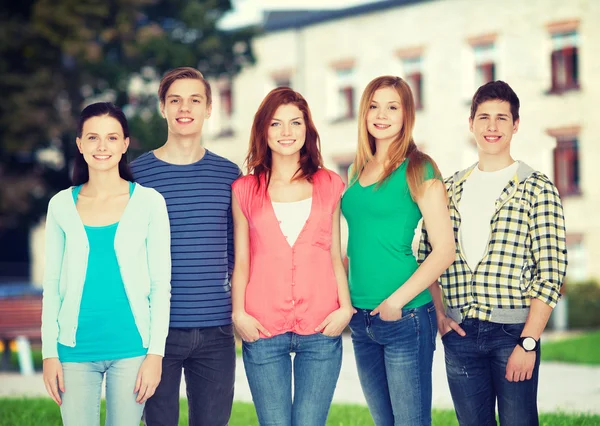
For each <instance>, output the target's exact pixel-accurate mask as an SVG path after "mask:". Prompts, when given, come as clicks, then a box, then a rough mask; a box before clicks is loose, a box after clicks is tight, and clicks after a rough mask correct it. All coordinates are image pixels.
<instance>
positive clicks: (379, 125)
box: [373, 123, 392, 130]
mask: <svg viewBox="0 0 600 426" xmlns="http://www.w3.org/2000/svg"><path fill="white" fill-rule="evenodd" d="M391 126H392V125H391V124H383V123H373V127H375V128H376V129H378V130H386V129H389V128H390V127H391Z"/></svg>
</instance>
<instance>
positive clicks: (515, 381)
mask: <svg viewBox="0 0 600 426" xmlns="http://www.w3.org/2000/svg"><path fill="white" fill-rule="evenodd" d="M469 125H470V126H469V127H470V130H471V132H472V133H473V135H474V137H475V140H476V142H477V150H478V155H479V161H478V163H476V164H474V165H473V166H471V167H469V168H468V169H466V170H463V171H461V172H457V173H455V174H454V175H453V176H452V177H450V178H448V179H447V180H446V187H447V190H448V198H449V209H450V216H451V218H452V221H453V223H454V234H455V240H456V246H457V253H456V260H455V261H454V263H453V264H452V265H451V266H450V268H448V270H446V272H444V274H442V276H441V277H440V279H439V285H438V283H434V284H433V285H432V286H431V287H430V290H431V293H432V295H433V298H434V302H435V304H436V308H437V314H438V328H439V331H440V334H441V335H442V342H443V344H444V350H445V357H446V374H447V376H448V383H449V385H450V392H451V393H452V399H453V401H454V407H455V409H456V415H457V417H458V421H459V423H460V424H461V425H462V426H464V425H473V426H486V425H495V424H496V417H495V407H496V400H497V402H498V414H499V417H500V424H502V425H511V426H514V425H524V426H525V425H527V426H532V425H537V424H538V412H537V386H538V370H539V362H540V359H539V358H540V349H539V340H540V336H541V334H542V332H543V331H544V328H545V327H546V323H547V322H548V319H549V317H550V313H551V312H552V309H553V308H554V306H555V305H556V303H557V302H558V300H559V298H560V288H561V286H562V283H563V280H564V277H565V272H566V267H567V251H566V244H565V225H564V218H563V210H562V205H561V200H560V197H559V195H558V191H557V189H556V187H555V186H554V185H553V184H552V182H551V181H550V179H548V177H546V176H545V175H544V174H543V173H541V172H539V171H536V170H534V169H532V168H531V167H529V166H528V165H526V164H525V163H523V162H520V161H515V160H513V158H512V157H511V154H510V143H511V139H512V136H513V135H514V134H515V133H517V130H518V129H519V98H518V97H517V95H516V94H515V92H514V91H513V90H512V89H511V88H510V86H509V85H508V84H506V83H504V82H502V81H495V82H490V83H487V84H485V85H483V86H481V87H480V88H479V89H478V90H477V92H476V93H475V96H474V97H473V102H472V104H471V116H470V118H469ZM430 251H431V245H430V243H429V240H428V236H427V231H426V230H423V234H422V237H421V244H420V247H419V260H420V261H422V260H423V259H424V258H425V257H426V256H427V254H428V253H429V252H430ZM440 286H441V289H442V291H443V293H444V301H445V304H446V306H444V303H443V302H442V298H441V295H440ZM459 324H460V325H459Z"/></svg>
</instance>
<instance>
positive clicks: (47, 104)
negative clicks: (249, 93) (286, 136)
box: [0, 0, 254, 229]
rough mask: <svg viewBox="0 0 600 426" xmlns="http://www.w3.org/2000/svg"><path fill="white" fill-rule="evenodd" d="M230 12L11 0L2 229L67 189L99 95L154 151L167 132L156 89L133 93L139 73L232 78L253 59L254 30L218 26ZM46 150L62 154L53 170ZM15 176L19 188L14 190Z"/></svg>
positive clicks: (1, 129) (1, 42)
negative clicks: (184, 70)
mask: <svg viewBox="0 0 600 426" xmlns="http://www.w3.org/2000/svg"><path fill="white" fill-rule="evenodd" d="M230 9H231V2H230V1H229V0H19V1H11V2H5V4H4V5H3V10H2V11H1V12H0V93H2V102H0V158H2V162H1V163H0V182H2V184H1V185H0V229H1V228H2V227H3V226H8V225H9V224H10V223H13V222H14V221H15V220H21V219H23V218H28V220H29V219H31V220H33V219H34V218H35V217H37V216H39V215H40V214H42V213H43V210H42V211H41V210H40V206H45V202H46V201H47V199H48V197H49V196H50V195H52V194H54V193H55V192H56V191H57V190H60V189H62V188H65V187H66V186H68V184H69V179H68V173H69V169H70V168H69V164H70V159H71V156H72V153H73V150H74V147H75V144H74V130H75V127H76V120H77V117H78V115H79V113H80V111H81V109H82V108H83V106H85V104H86V103H89V102H91V101H94V100H100V99H102V100H111V101H113V102H115V103H116V104H117V105H119V106H121V107H124V108H125V109H126V111H128V114H129V115H130V116H129V118H130V121H131V123H132V131H135V132H136V133H133V132H132V136H133V139H134V141H133V144H134V146H137V147H138V149H142V148H144V147H147V146H150V147H154V146H157V145H158V144H159V142H160V141H158V140H157V139H156V138H157V137H161V138H164V135H165V134H164V133H162V134H161V133H160V132H159V130H160V129H161V126H163V123H162V122H161V121H160V118H159V116H158V115H157V114H156V97H155V93H143V94H142V95H141V96H139V95H138V96H136V97H132V96H130V93H129V91H128V88H129V86H130V82H131V79H132V77H133V76H140V78H142V79H144V78H146V79H148V78H153V77H157V76H160V75H162V74H163V73H164V72H165V71H166V70H168V69H170V68H173V67H177V66H194V67H197V68H198V69H200V70H201V71H202V72H203V73H204V74H205V75H206V76H209V77H216V76H223V75H230V76H231V75H233V74H235V73H237V72H238V71H239V70H240V68H241V67H242V66H243V65H244V64H246V63H249V62H252V52H251V48H250V42H249V41H250V38H251V37H252V35H253V33H254V30H253V29H243V30H239V31H234V32H228V31H222V30H220V29H219V28H218V26H217V25H218V22H219V20H220V19H221V18H222V17H223V15H224V14H225V13H227V12H228V11H229V10H230ZM148 70H150V71H151V72H149V71H148ZM138 134H139V135H140V136H141V138H139V139H138V140H135V139H136V136H137V135H138ZM44 148H45V149H51V150H52V149H53V150H55V151H56V152H57V153H58V160H57V161H54V162H53V166H52V167H49V166H48V164H47V163H44V164H41V163H40V161H39V160H40V156H39V155H37V153H39V152H40V150H41V149H44ZM16 182H18V183H19V190H18V191H8V190H7V188H8V187H9V186H11V187H15V185H14V184H15V183H16ZM9 183H10V184H9ZM40 199H41V200H42V202H40ZM15 203H16V204H18V205H19V209H17V210H15V209H14V208H13V207H14V205H15ZM7 218H8V219H7ZM9 219H11V220H9Z"/></svg>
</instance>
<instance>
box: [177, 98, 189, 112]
mask: <svg viewBox="0 0 600 426" xmlns="http://www.w3.org/2000/svg"><path fill="white" fill-rule="evenodd" d="M190 104H191V101H188V100H185V99H182V100H181V102H180V103H179V110H180V111H189V110H190Z"/></svg>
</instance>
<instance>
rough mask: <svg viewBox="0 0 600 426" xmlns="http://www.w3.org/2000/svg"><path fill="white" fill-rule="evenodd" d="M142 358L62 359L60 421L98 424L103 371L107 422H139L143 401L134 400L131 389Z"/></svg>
mask: <svg viewBox="0 0 600 426" xmlns="http://www.w3.org/2000/svg"><path fill="white" fill-rule="evenodd" d="M145 358H146V357H145V356H138V357H135V358H123V359H117V360H114V361H96V362H63V363H62V368H63V374H64V380H65V392H64V393H63V392H61V398H62V405H61V406H60V414H61V416H62V420H63V424H64V425H65V426H80V425H86V426H94V425H99V424H100V397H101V394H102V381H103V379H104V376H105V375H106V426H139V424H140V419H141V418H142V411H143V410H144V404H138V403H137V402H135V399H136V398H137V394H135V393H133V389H134V388H135V380H136V378H137V374H138V371H139V369H140V366H141V365H142V362H143V361H144V359H145ZM59 392H60V391H59Z"/></svg>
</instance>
